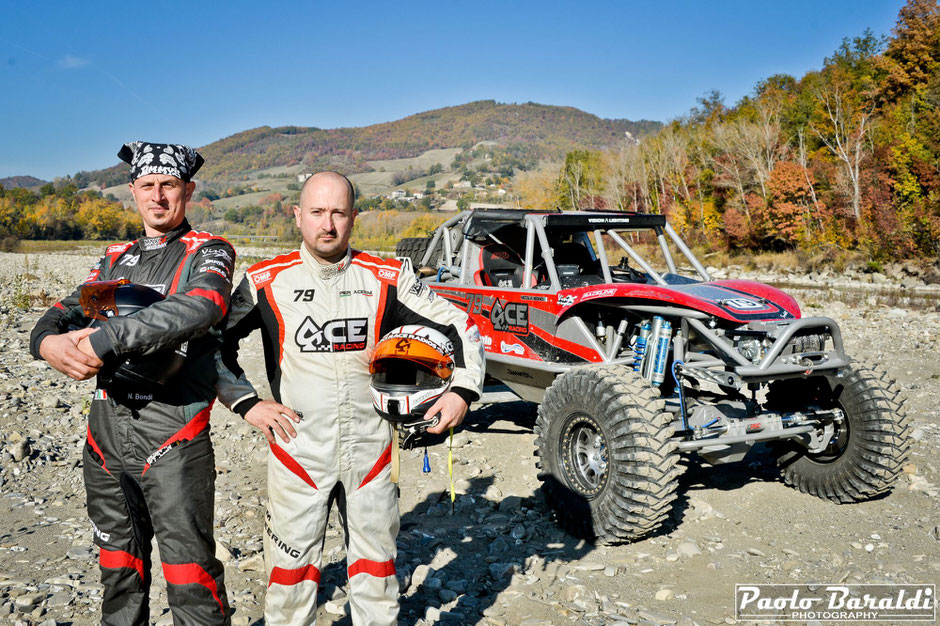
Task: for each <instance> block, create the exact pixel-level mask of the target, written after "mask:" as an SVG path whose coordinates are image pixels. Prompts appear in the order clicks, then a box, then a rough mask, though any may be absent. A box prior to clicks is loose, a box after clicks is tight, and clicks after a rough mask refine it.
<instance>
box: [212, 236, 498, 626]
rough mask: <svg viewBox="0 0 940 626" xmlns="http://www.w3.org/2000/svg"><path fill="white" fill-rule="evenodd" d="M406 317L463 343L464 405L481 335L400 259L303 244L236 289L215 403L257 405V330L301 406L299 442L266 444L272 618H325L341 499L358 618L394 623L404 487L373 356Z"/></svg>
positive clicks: (285, 390) (479, 358) (479, 370)
mask: <svg viewBox="0 0 940 626" xmlns="http://www.w3.org/2000/svg"><path fill="white" fill-rule="evenodd" d="M402 324H423V325H426V326H430V327H432V328H435V329H437V330H439V331H441V332H443V333H444V334H445V335H447V336H448V338H449V339H451V341H452V342H453V344H454V348H455V355H454V361H455V365H456V368H455V372H454V375H453V379H452V386H451V391H454V392H456V393H458V394H459V395H460V396H461V397H462V398H463V399H464V400H466V401H467V403H468V404H469V403H470V402H471V401H473V400H475V399H476V398H477V397H479V393H480V391H481V389H482V385H483V351H482V344H481V342H480V337H479V332H478V331H477V329H476V327H475V326H474V325H473V324H472V323H471V322H470V321H469V318H468V317H467V314H466V313H465V312H463V311H461V310H460V309H458V308H456V307H454V306H453V305H451V304H450V303H448V302H447V301H446V300H444V299H441V298H438V297H437V296H436V295H435V294H434V293H433V292H432V291H431V290H430V289H428V288H427V287H426V286H425V285H424V283H422V282H420V281H418V280H417V279H416V278H415V276H414V274H413V273H412V272H410V271H408V269H407V268H403V267H402V265H401V263H400V262H398V261H396V260H384V259H380V258H378V257H374V256H371V255H369V254H365V253H362V252H358V251H352V250H349V251H347V254H346V257H345V258H344V259H343V260H342V261H340V262H338V263H336V264H334V265H322V264H320V263H319V262H317V260H316V259H314V258H313V257H312V256H311V255H310V253H309V252H308V251H307V249H306V247H305V246H301V249H300V250H298V251H294V252H292V253H290V254H286V255H282V256H278V257H275V258H273V259H271V260H268V261H262V262H261V263H258V264H256V265H254V266H252V267H251V268H250V269H249V270H248V272H247V274H246V276H245V278H244V279H243V280H242V281H241V283H240V284H239V286H238V288H237V289H236V291H235V293H234V294H233V296H232V310H231V312H230V313H229V321H228V326H227V328H226V332H225V338H224V343H223V347H222V350H221V351H220V353H219V361H220V363H219V386H218V392H219V399H220V401H221V402H222V403H223V404H225V405H226V406H228V407H229V408H231V409H233V410H234V411H235V412H237V413H240V414H241V415H242V416H244V415H245V414H246V413H247V412H248V410H249V409H251V408H252V407H253V406H254V405H255V404H257V403H258V402H259V401H260V400H259V399H258V397H257V393H256V392H255V390H254V388H253V387H252V386H251V384H250V383H249V382H248V380H247V379H246V378H245V377H244V373H243V372H242V370H241V368H240V367H239V365H238V363H237V351H238V341H239V340H240V339H241V338H242V337H245V336H246V335H248V334H249V333H250V332H251V331H252V330H253V329H255V328H261V329H262V341H263V345H264V352H265V362H266V366H267V374H268V379H269V381H270V384H271V392H272V394H273V396H274V398H275V400H277V401H278V402H280V403H282V404H285V405H287V406H289V407H291V408H292V409H294V410H296V411H299V412H300V413H302V415H303V419H302V420H301V422H300V423H299V424H297V425H296V426H295V428H296V430H297V437H296V438H294V439H291V441H290V442H289V443H281V442H278V443H275V444H271V445H270V448H269V453H268V511H267V515H266V528H265V537H264V542H265V543H264V551H265V565H266V570H267V574H268V590H267V595H266V598H265V620H266V623H267V624H291V625H294V624H311V623H314V622H315V621H316V608H317V606H316V599H317V588H318V586H319V583H320V562H321V557H322V551H323V540H324V535H325V531H326V524H327V518H328V516H329V509H330V506H331V504H332V502H333V501H334V500H335V501H336V503H337V506H338V507H339V512H340V515H341V517H342V520H343V525H344V528H345V530H346V557H347V574H348V576H349V601H350V609H351V614H352V619H353V622H354V623H357V624H395V623H396V621H397V616H398V579H397V578H396V576H395V556H396V554H397V551H396V546H395V538H396V535H397V534H398V526H399V513H398V493H397V489H396V486H395V485H394V484H393V483H392V482H391V479H390V473H391V467H390V461H391V454H392V446H391V441H392V439H391V438H392V429H391V426H390V425H389V423H388V422H386V421H385V420H383V419H382V418H381V417H379V416H378V414H377V413H376V412H375V410H374V409H373V407H372V398H371V395H370V393H369V383H370V374H369V360H370V357H371V355H372V352H373V350H374V347H375V344H376V342H377V340H379V339H381V338H382V336H383V335H385V334H386V333H387V332H389V331H390V330H392V329H394V328H396V327H398V326H400V325H402Z"/></svg>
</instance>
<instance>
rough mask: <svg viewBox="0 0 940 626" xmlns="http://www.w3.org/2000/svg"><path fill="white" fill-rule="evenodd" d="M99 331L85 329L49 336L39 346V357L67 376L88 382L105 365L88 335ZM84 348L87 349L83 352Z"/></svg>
mask: <svg viewBox="0 0 940 626" xmlns="http://www.w3.org/2000/svg"><path fill="white" fill-rule="evenodd" d="M97 331H98V329H97V328H83V329H81V330H73V331H72V332H69V333H63V334H61V335H48V336H47V337H46V338H45V339H43V340H42V343H41V344H39V356H41V357H42V358H43V359H44V360H45V361H46V363H48V364H49V365H51V366H52V367H54V368H55V369H57V370H59V371H60V372H62V373H63V374H65V375H66V376H69V377H71V378H74V379H75V380H88V379H89V378H91V377H92V376H95V375H97V374H98V370H100V369H101V366H102V365H104V363H102V362H101V359H99V358H98V356H97V355H96V354H95V352H94V350H92V349H91V344H90V342H89V341H88V335H90V334H92V333H94V332H97ZM84 346H87V349H85V350H83V349H82V348H83V347H84Z"/></svg>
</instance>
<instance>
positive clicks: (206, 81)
mask: <svg viewBox="0 0 940 626" xmlns="http://www.w3.org/2000/svg"><path fill="white" fill-rule="evenodd" d="M902 5H903V1H902V0H880V1H874V0H824V1H822V2H819V1H818V0H814V1H806V0H789V1H787V2H767V1H762V0H749V1H737V0H736V1H721V0H718V1H712V2H692V1H674V2H666V1H663V2H657V3H654V2H637V1H633V2H590V1H586V0H585V1H584V2H578V3H576V2H572V1H571V0H569V1H567V2H554V1H543V2H473V3H471V2H461V3H458V2H451V1H447V0H444V1H440V0H439V1H438V2H374V3H372V2H347V3H323V2H302V3H301V2H298V3H278V2H267V3H262V2H251V3H249V2H238V1H233V2H225V3H222V2H219V3H212V2H206V3H174V2H161V3H136V2H135V3H116V2H115V3H108V2H93V3H77V2H42V1H37V2H12V0H11V1H9V2H5V3H3V4H2V5H0V85H2V88H0V177H4V176H12V175H23V174H30V175H33V176H38V177H40V178H45V179H51V178H53V177H55V176H61V175H65V174H73V173H75V172H77V171H78V170H81V169H86V170H87V169H96V168H100V167H106V166H109V165H113V164H115V163H116V162H117V158H116V156H115V154H116V153H117V151H118V149H119V148H120V146H121V144H122V143H123V142H125V141H130V140H133V139H145V140H149V141H171V142H179V143H188V144H191V145H194V146H200V145H205V144H207V143H211V142H212V141H215V140H217V139H220V138H222V137H225V136H228V135H231V134H233V133H236V132H239V131H242V130H246V129H249V128H255V127H258V126H264V125H269V126H284V125H291V124H292V125H298V126H318V127H321V128H335V127H341V126H365V125H368V124H373V123H377V122H385V121H389V120H395V119H399V118H402V117H405V116H407V115H411V114H413V113H418V112H420V111H427V110H429V109H435V108H438V107H442V106H450V105H456V104H462V103H465V102H469V101H472V100H483V99H493V100H497V101H499V102H527V101H533V102H540V103H544V104H556V105H568V106H574V107H577V108H579V109H582V110H584V111H587V112H589V113H593V114H595V115H599V116H601V117H606V118H627V119H633V120H638V119H654V120H661V121H665V120H668V119H671V118H674V117H677V116H679V115H682V114H684V113H685V112H687V111H688V110H689V108H691V107H692V106H694V105H695V103H696V99H697V98H698V97H700V96H702V95H703V94H705V93H706V92H707V91H709V90H711V89H718V90H719V91H721V92H722V93H723V94H724V95H725V101H726V102H727V103H729V104H733V103H734V102H735V101H736V100H738V99H739V98H741V97H742V96H744V95H746V94H748V93H750V92H751V91H752V89H753V87H754V84H755V83H756V82H757V81H758V80H760V79H762V78H765V77H767V76H769V75H772V74H776V73H789V74H793V75H795V76H801V75H802V74H803V73H805V72H806V71H808V70H812V69H818V68H819V67H820V66H821V64H822V62H823V59H824V58H825V57H826V56H829V55H830V54H831V53H832V52H833V51H834V50H835V49H836V47H837V46H838V45H839V43H840V42H841V40H842V38H843V37H854V36H857V35H859V34H861V33H862V31H864V30H865V29H866V28H871V29H872V30H873V31H874V32H875V33H876V34H879V35H880V34H889V33H890V31H891V28H892V27H893V26H894V23H895V20H896V18H897V13H898V10H899V9H900V7H901V6H902Z"/></svg>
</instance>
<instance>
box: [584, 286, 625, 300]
mask: <svg viewBox="0 0 940 626" xmlns="http://www.w3.org/2000/svg"><path fill="white" fill-rule="evenodd" d="M615 293H617V290H616V289H614V288H611V289H596V290H594V291H589V292H587V293H585V294H582V295H581V300H582V301H584V300H590V299H592V298H608V297H610V296H612V295H614V294H615Z"/></svg>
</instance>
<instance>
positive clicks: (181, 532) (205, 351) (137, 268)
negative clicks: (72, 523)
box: [30, 220, 235, 624]
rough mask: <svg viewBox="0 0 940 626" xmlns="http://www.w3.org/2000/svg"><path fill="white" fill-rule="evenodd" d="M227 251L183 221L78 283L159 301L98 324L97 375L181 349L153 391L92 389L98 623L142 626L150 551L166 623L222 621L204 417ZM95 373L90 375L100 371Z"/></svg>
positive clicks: (225, 294)
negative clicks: (179, 361) (124, 286)
mask: <svg viewBox="0 0 940 626" xmlns="http://www.w3.org/2000/svg"><path fill="white" fill-rule="evenodd" d="M234 261H235V251H234V250H233V249H232V246H231V245H230V244H229V243H228V242H227V241H225V240H224V239H222V238H221V237H215V236H213V235H210V234H209V233H203V232H197V231H194V230H192V229H191V227H190V226H189V223H188V222H186V221H185V220H184V221H183V223H182V224H180V226H178V227H177V228H175V229H174V230H172V231H170V232H169V233H167V234H166V235H165V236H163V237H142V238H140V239H138V240H136V241H132V242H129V243H124V244H119V245H114V246H110V247H109V248H108V249H107V251H106V252H105V255H104V257H103V258H102V259H101V261H99V262H98V265H96V266H95V268H94V269H92V271H91V274H90V275H89V276H88V278H87V279H86V282H88V281H94V280H116V279H119V278H126V279H128V280H130V281H131V282H133V283H137V284H143V285H147V286H149V287H152V288H154V289H156V290H157V291H160V292H161V293H163V294H165V295H166V296H167V297H166V299H165V300H162V301H159V302H157V303H155V304H152V305H151V306H149V307H147V308H146V309H143V310H141V311H139V312H138V313H136V314H134V315H132V316H130V317H114V318H111V319H110V320H108V321H106V322H104V323H103V324H102V326H101V327H100V328H99V330H98V331H97V332H95V333H93V334H92V335H91V336H90V337H89V340H90V341H91V344H92V347H93V348H94V350H95V353H96V354H97V355H98V356H99V357H100V358H101V359H102V361H104V363H105V368H107V367H108V366H109V365H110V366H113V365H114V364H115V363H118V362H120V361H122V360H123V359H125V358H127V357H134V356H140V355H148V354H152V353H154V352H159V351H160V350H163V349H166V348H168V347H173V346H178V345H179V344H181V343H182V342H188V348H187V356H186V360H185V362H184V364H183V367H182V370H181V371H180V372H179V373H178V374H176V375H175V376H174V377H173V378H171V379H170V380H169V381H168V382H167V383H166V385H164V386H163V387H159V386H147V385H143V384H138V385H133V384H129V383H121V382H104V381H103V378H104V377H103V376H99V378H98V385H97V389H96V390H95V396H94V400H93V401H92V404H91V411H90V414H89V416H88V427H87V440H86V443H85V448H84V454H83V461H84V468H83V469H84V477H85V490H86V493H87V497H88V515H89V517H90V518H91V522H92V528H93V530H94V535H95V543H96V544H98V546H99V548H100V566H101V581H102V583H103V584H104V587H105V589H104V600H103V604H102V623H105V624H146V623H148V622H149V619H150V610H149V587H150V566H151V561H150V544H151V540H152V538H153V536H154V534H155V535H156V537H157V542H158V545H159V548H160V558H161V560H162V561H163V574H164V577H165V578H166V581H167V583H168V584H167V595H168V599H169V603H170V609H171V611H172V613H173V618H174V621H175V622H176V623H178V624H180V623H181V624H227V623H229V621H230V615H229V613H230V611H229V606H228V600H227V598H226V595H225V586H224V574H223V569H222V564H221V563H220V562H219V560H218V559H216V558H215V540H214V538H213V532H212V525H213V505H214V495H215V459H214V455H213V451H212V442H211V440H210V438H209V410H210V408H211V406H212V402H213V400H214V398H215V383H216V370H215V353H216V351H217V349H218V346H219V343H220V332H219V329H218V328H216V326H219V325H220V323H221V322H222V320H223V318H224V317H225V313H226V309H227V307H228V302H229V295H230V292H231V288H232V283H231V279H232V272H233V269H234ZM80 292H81V289H80V288H79V289H77V290H76V291H75V292H74V293H73V294H71V295H70V296H68V297H66V298H65V299H63V300H61V301H60V302H58V303H56V304H55V305H54V306H52V308H50V309H49V310H48V311H46V313H45V314H44V315H43V316H42V317H41V318H40V320H39V322H38V323H37V324H36V327H35V328H34V329H33V332H32V335H31V337H30V352H31V353H32V354H33V356H34V357H36V358H40V356H39V345H40V343H41V342H42V340H43V339H44V338H45V337H46V336H48V335H49V334H54V333H60V332H63V331H64V330H65V329H64V328H63V327H62V326H63V318H64V317H65V315H66V313H67V312H68V311H69V310H70V309H71V308H72V307H75V306H77V305H78V303H79V295H80ZM105 368H103V369H102V371H105Z"/></svg>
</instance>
